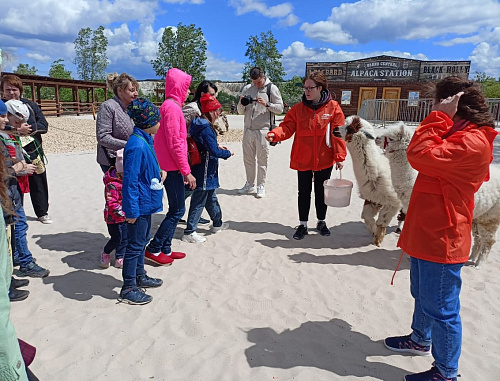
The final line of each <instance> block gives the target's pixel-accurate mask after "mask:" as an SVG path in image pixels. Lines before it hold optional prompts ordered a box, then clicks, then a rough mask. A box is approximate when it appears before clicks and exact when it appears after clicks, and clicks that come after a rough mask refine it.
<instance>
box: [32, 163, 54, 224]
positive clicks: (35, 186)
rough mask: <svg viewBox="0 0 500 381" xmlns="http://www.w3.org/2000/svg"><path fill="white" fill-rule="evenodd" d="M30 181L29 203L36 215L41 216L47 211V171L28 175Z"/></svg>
mask: <svg viewBox="0 0 500 381" xmlns="http://www.w3.org/2000/svg"><path fill="white" fill-rule="evenodd" d="M28 179H29V183H30V197H31V204H32V205H33V209H34V211H35V214H36V216H37V217H42V216H45V215H46V214H47V212H48V211H49V185H48V184H47V171H45V172H43V173H40V174H39V175H37V174H35V173H34V174H33V175H31V176H28Z"/></svg>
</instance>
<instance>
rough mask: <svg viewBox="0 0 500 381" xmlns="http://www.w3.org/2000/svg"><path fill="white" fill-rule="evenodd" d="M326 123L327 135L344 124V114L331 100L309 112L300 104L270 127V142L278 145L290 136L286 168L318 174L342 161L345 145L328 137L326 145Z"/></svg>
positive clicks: (339, 140) (340, 140)
mask: <svg viewBox="0 0 500 381" xmlns="http://www.w3.org/2000/svg"><path fill="white" fill-rule="evenodd" d="M328 124H330V126H331V132H333V130H334V128H337V127H339V126H343V125H344V113H343V112H342V109H341V108H340V106H339V104H338V103H337V102H336V101H334V100H331V101H329V102H327V103H325V104H324V105H323V106H321V107H320V108H319V109H318V110H313V109H311V108H309V107H307V106H306V105H304V104H303V103H302V102H300V103H297V104H296V105H295V106H293V107H292V108H291V109H290V110H289V111H288V112H287V114H286V116H285V119H284V120H283V122H281V123H280V125H279V127H276V128H274V129H273V130H272V131H271V132H273V133H274V141H275V142H280V141H283V140H286V139H288V138H290V137H292V135H293V134H295V138H294V140H293V146H292V152H291V154H290V168H292V169H296V170H298V171H309V170H313V171H320V170H322V169H325V168H328V167H331V166H333V164H334V163H335V162H339V161H344V160H345V157H346V154H347V151H346V146H345V142H344V141H343V140H342V139H341V138H337V137H335V136H333V134H331V135H330V136H331V145H332V148H329V147H328V146H327V145H326V130H327V127H328Z"/></svg>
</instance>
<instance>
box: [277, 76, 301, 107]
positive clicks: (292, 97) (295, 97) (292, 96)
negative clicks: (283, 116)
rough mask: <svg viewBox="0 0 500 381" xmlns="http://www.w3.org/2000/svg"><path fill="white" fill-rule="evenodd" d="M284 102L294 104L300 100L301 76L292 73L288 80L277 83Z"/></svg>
mask: <svg viewBox="0 0 500 381" xmlns="http://www.w3.org/2000/svg"><path fill="white" fill-rule="evenodd" d="M278 87H279V89H280V92H281V97H282V98H283V102H284V103H288V104H289V105H294V104H295V103H299V102H300V101H301V100H302V94H303V91H302V78H300V77H299V76H298V75H294V76H293V77H292V79H290V80H289V81H284V82H281V83H280V84H278Z"/></svg>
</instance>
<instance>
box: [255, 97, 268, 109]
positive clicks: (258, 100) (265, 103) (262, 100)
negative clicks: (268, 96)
mask: <svg viewBox="0 0 500 381" xmlns="http://www.w3.org/2000/svg"><path fill="white" fill-rule="evenodd" d="M257 103H260V104H261V105H262V106H264V107H266V106H267V102H266V101H265V100H264V98H262V97H258V98H257Z"/></svg>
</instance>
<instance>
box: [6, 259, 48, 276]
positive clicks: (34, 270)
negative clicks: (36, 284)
mask: <svg viewBox="0 0 500 381" xmlns="http://www.w3.org/2000/svg"><path fill="white" fill-rule="evenodd" d="M49 273H50V271H49V270H47V269H44V268H43V267H40V266H38V265H37V264H36V262H35V261H32V262H30V263H28V265H27V266H26V267H20V268H19V270H16V271H15V272H14V274H15V275H17V276H18V277H21V278H23V277H26V276H29V277H31V278H45V277H46V276H47V275H49Z"/></svg>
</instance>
